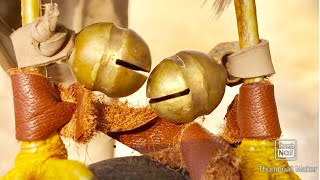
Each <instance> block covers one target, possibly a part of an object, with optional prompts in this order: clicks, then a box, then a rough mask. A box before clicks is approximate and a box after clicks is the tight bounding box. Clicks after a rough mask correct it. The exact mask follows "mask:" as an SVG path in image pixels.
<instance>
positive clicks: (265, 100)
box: [223, 81, 281, 143]
mask: <svg viewBox="0 0 320 180" xmlns="http://www.w3.org/2000/svg"><path fill="white" fill-rule="evenodd" d="M237 99H238V100H237ZM237 126H238V127H237ZM238 129H239V131H240V134H239V133H238V132H237V130H238ZM223 134H224V138H225V139H226V140H227V141H228V142H230V143H235V142H239V141H240V139H242V138H248V139H264V140H271V139H277V138H279V137H280V135H281V128H280V123H279V118H278V112H277V106H276V102H275V97H274V86H273V85H272V84H271V83H270V82H268V81H263V82H259V83H250V84H243V85H242V86H241V88H240V94H239V95H238V97H236V98H235V100H234V101H233V102H232V104H231V105H230V108H229V109H228V112H227V115H226V127H225V129H224V133H223Z"/></svg>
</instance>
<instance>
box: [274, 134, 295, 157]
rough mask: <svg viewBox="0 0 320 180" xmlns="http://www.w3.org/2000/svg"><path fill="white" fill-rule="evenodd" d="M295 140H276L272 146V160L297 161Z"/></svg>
mask: <svg viewBox="0 0 320 180" xmlns="http://www.w3.org/2000/svg"><path fill="white" fill-rule="evenodd" d="M296 154H297V140H295V139H278V140H276V141H275V144H274V158H275V159H276V160H287V161H294V160H297V156H296Z"/></svg>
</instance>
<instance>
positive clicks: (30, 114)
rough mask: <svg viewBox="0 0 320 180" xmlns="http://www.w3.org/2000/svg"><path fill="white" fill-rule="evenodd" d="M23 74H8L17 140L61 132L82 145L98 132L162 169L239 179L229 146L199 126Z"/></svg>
mask: <svg viewBox="0 0 320 180" xmlns="http://www.w3.org/2000/svg"><path fill="white" fill-rule="evenodd" d="M23 71H24V70H20V69H15V70H12V71H11V72H10V73H11V78H12V87H13V95H14V106H15V116H16V117H15V118H16V137H17V139H18V140H21V141H36V140H43V139H46V138H47V137H49V135H50V134H51V133H52V132H53V131H55V130H57V129H60V133H61V134H62V135H67V136H69V137H72V138H74V139H76V140H78V142H79V141H80V142H86V141H87V140H88V139H89V138H90V136H91V137H92V136H93V135H94V133H95V132H96V131H102V132H104V133H106V134H108V135H110V136H111V137H113V138H115V139H118V140H119V141H120V142H122V143H124V144H126V145H128V146H129V147H131V148H133V149H136V150H138V151H139V152H141V153H143V154H146V155H148V156H150V157H152V158H153V159H155V160H157V161H159V162H161V163H162V164H165V165H169V166H170V167H174V168H180V167H183V168H187V169H188V171H189V173H190V176H191V177H192V179H196V180H197V179H208V178H226V177H233V179H240V174H239V168H238V161H237V159H236V157H235V155H234V152H233V150H232V148H231V147H230V145H229V144H228V143H227V142H226V141H224V140H223V139H222V138H220V137H217V136H214V135H213V134H211V133H210V132H208V131H207V130H205V129H204V128H203V127H202V126H201V125H199V124H197V123H191V124H180V125H179V124H172V123H169V122H167V121H165V120H164V119H160V118H158V117H156V115H155V113H154V111H152V110H151V109H149V108H130V107H128V106H127V105H123V104H122V105H119V104H115V105H106V104H103V103H102V102H101V103H100V102H97V101H95V100H94V99H93V97H92V95H93V92H91V91H90V90H87V89H85V88H84V87H83V86H82V85H80V84H74V85H73V86H71V87H69V88H67V89H63V88H62V87H58V88H56V87H55V86H53V85H52V84H51V83H50V82H49V80H48V79H47V78H46V77H44V76H42V75H40V74H35V73H32V72H23ZM58 90H59V91H58ZM61 100H63V101H66V102H62V101H61ZM70 119H71V121H70ZM66 123H67V124H66ZM81 140H82V141H81ZM225 172H228V173H225Z"/></svg>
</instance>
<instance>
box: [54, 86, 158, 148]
mask: <svg viewBox="0 0 320 180" xmlns="http://www.w3.org/2000/svg"><path fill="white" fill-rule="evenodd" d="M58 88H59V90H60V94H61V98H62V100H63V101H68V102H73V103H76V104H77V109H76V111H75V113H74V115H73V116H72V119H71V120H70V122H68V123H67V124H66V125H65V126H64V127H63V128H61V130H60V134H61V135H63V136H65V137H69V138H72V139H73V140H74V141H76V142H78V143H86V142H88V141H90V140H91V139H92V137H93V136H94V134H95V133H96V132H97V131H102V132H104V133H111V132H122V131H130V130H133V129H136V128H139V127H141V126H143V125H144V124H147V123H148V122H150V121H152V120H153V119H154V118H156V117H157V115H156V113H155V112H154V111H153V110H152V109H151V108H150V107H141V108H132V107H129V106H128V103H121V102H112V103H110V104H108V103H106V102H102V101H101V100H100V99H99V98H97V97H96V96H95V94H94V93H93V92H92V91H90V90H88V89H86V88H85V87H84V86H83V85H81V84H79V83H75V84H73V85H71V86H70V87H68V88H64V87H63V86H62V85H59V86H58Z"/></svg>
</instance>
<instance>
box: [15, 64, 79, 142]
mask: <svg viewBox="0 0 320 180" xmlns="http://www.w3.org/2000/svg"><path fill="white" fill-rule="evenodd" d="M11 81H12V90H13V100H14V109H15V124H16V139H17V140H20V141H38V140H44V139H46V138H47V137H48V136H49V135H50V134H51V133H53V132H54V131H55V130H57V129H58V128H60V127H61V126H63V125H64V124H66V123H67V122H68V121H69V120H70V119H71V116H72V114H73V112H74V110H75V107H76V105H75V104H74V103H68V102H61V99H60V96H59V93H58V91H57V90H56V88H55V87H54V85H53V84H51V83H50V82H49V80H48V79H47V78H46V77H44V76H42V75H40V74H34V73H26V72H21V71H18V70H17V71H11Z"/></svg>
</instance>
